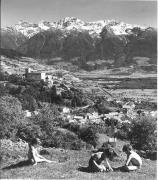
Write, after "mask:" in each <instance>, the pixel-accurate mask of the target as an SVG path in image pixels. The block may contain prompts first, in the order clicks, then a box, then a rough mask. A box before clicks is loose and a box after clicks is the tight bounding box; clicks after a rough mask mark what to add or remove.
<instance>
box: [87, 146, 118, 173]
mask: <svg viewBox="0 0 158 180" xmlns="http://www.w3.org/2000/svg"><path fill="white" fill-rule="evenodd" d="M116 155H117V154H116V153H115V151H114V149H113V148H112V147H111V146H110V144H108V146H107V147H105V144H103V146H102V147H101V148H100V149H98V150H96V151H95V152H94V153H93V154H92V155H91V158H90V160H89V169H90V171H91V172H107V171H113V168H112V167H111V165H110V163H109V162H108V159H112V158H113V157H114V156H116ZM104 160H105V161H106V164H107V165H108V167H107V168H106V167H105V166H104V165H103V161H104Z"/></svg>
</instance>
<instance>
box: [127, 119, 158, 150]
mask: <svg viewBox="0 0 158 180" xmlns="http://www.w3.org/2000/svg"><path fill="white" fill-rule="evenodd" d="M130 140H131V144H132V145H133V147H134V148H136V149H140V150H156V147H157V145H156V144H157V137H156V119H155V118H153V117H151V116H142V117H141V118H140V119H137V120H134V121H133V122H132V127H131V135H130Z"/></svg>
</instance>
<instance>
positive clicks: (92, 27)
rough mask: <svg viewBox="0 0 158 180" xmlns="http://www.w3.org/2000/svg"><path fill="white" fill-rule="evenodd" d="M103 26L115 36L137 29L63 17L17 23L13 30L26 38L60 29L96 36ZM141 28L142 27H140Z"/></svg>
mask: <svg viewBox="0 0 158 180" xmlns="http://www.w3.org/2000/svg"><path fill="white" fill-rule="evenodd" d="M105 26H109V27H110V28H111V29H112V31H113V33H114V34H115V35H121V34H127V32H128V31H126V30H127V29H131V28H133V27H138V25H131V24H127V23H124V22H121V21H116V20H113V19H112V20H99V21H94V22H84V21H82V20H80V19H78V18H76V17H65V18H63V19H61V20H59V21H57V22H48V21H44V20H41V21H40V22H39V23H38V24H35V23H28V22H26V21H23V20H21V21H19V23H18V24H16V25H15V26H14V27H13V28H14V29H15V30H17V31H19V32H21V33H22V34H24V35H25V36H27V37H29V38H30V37H32V36H33V35H35V34H37V33H39V32H40V31H45V30H49V29H52V28H53V29H54V28H55V29H60V30H62V31H66V32H69V31H71V30H78V31H85V30H86V31H88V32H89V34H90V35H92V36H98V35H99V33H100V32H101V31H102V29H103V28H104V27H105ZM139 27H140V26H139ZM141 28H143V27H141Z"/></svg>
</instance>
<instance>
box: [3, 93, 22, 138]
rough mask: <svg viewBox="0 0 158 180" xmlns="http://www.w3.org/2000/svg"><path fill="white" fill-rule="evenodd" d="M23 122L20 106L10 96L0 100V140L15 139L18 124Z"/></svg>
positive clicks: (16, 100) (15, 99) (17, 101)
mask: <svg viewBox="0 0 158 180" xmlns="http://www.w3.org/2000/svg"><path fill="white" fill-rule="evenodd" d="M23 122H24V115H23V111H22V106H21V103H20V102H19V100H18V99H17V98H15V97H12V96H3V97H1V98H0V125H1V126H0V138H1V139H2V138H15V135H16V133H17V130H18V126H19V124H21V123H23Z"/></svg>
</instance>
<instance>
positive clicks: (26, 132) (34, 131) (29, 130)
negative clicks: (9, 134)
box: [16, 122, 42, 142]
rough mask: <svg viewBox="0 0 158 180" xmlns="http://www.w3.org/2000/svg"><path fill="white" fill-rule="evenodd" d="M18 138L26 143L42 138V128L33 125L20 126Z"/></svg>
mask: <svg viewBox="0 0 158 180" xmlns="http://www.w3.org/2000/svg"><path fill="white" fill-rule="evenodd" d="M16 136H17V137H18V138H20V139H22V140H24V141H26V142H28V141H29V140H30V139H32V138H39V137H41V136H42V132H41V129H40V126H38V125H35V124H33V123H31V122H30V123H26V124H24V123H23V124H20V125H19V127H18V131H17V134H16Z"/></svg>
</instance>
